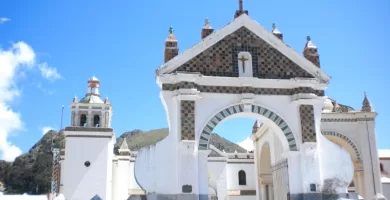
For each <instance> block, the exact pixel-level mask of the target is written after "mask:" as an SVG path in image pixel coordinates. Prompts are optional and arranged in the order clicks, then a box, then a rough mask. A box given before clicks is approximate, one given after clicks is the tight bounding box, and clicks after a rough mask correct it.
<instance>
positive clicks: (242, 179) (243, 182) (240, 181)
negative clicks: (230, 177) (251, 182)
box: [238, 170, 246, 185]
mask: <svg viewBox="0 0 390 200" xmlns="http://www.w3.org/2000/svg"><path fill="white" fill-rule="evenodd" d="M238 185H246V174H245V172H244V171H243V170H240V171H239V172H238Z"/></svg>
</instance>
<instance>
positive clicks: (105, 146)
mask: <svg viewBox="0 0 390 200" xmlns="http://www.w3.org/2000/svg"><path fill="white" fill-rule="evenodd" d="M78 134H88V133H84V132H79V133H78ZM89 134H90V133H89ZM65 145H66V150H65V151H66V152H65V160H66V162H65V163H64V168H63V174H62V175H63V184H64V189H63V194H64V195H65V197H66V198H67V199H74V200H82V199H91V198H92V197H94V196H95V195H99V196H100V197H101V198H102V199H106V200H110V199H111V189H112V185H111V181H112V149H113V142H112V139H111V138H81V137H67V138H66V143H65ZM85 161H89V162H90V163H91V165H90V166H89V167H85V166H84V163H85Z"/></svg>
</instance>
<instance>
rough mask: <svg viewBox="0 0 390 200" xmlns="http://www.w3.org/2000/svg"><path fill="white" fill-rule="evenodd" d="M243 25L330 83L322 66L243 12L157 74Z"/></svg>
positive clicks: (181, 63)
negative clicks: (308, 58)
mask: <svg viewBox="0 0 390 200" xmlns="http://www.w3.org/2000/svg"><path fill="white" fill-rule="evenodd" d="M241 27H246V28H248V29H249V30H250V31H252V32H253V33H254V34H256V35H257V36H258V37H260V38H261V39H262V40H264V41H265V42H266V43H268V44H269V45H271V46H272V47H273V48H275V49H277V50H278V51H279V52H280V53H282V54H283V55H284V56H286V57H287V58H289V59H290V60H291V61H293V62H294V63H296V64H297V65H299V66H300V67H301V68H302V69H304V70H306V71H307V72H308V73H310V74H311V75H313V76H314V77H317V78H319V79H321V80H322V81H324V82H325V83H328V82H329V81H330V77H329V76H328V75H327V74H326V73H324V72H323V71H322V70H321V69H320V68H318V67H317V66H316V65H314V64H313V63H312V62H310V61H309V60H307V59H306V58H305V57H303V56H302V55H300V54H298V53H297V52H296V51H295V50H294V49H292V48H290V47H288V46H287V45H286V44H285V43H283V42H282V41H281V40H280V39H279V38H277V37H275V36H274V35H273V33H271V32H269V31H268V30H266V29H265V28H264V27H262V26H261V25H260V24H259V23H257V22H255V21H254V20H252V19H251V18H250V17H249V16H248V15H246V14H242V15H240V16H239V17H238V18H236V19H234V20H233V21H232V22H230V23H229V24H227V25H225V26H224V27H222V28H221V29H219V30H217V31H215V32H213V33H211V34H210V35H208V36H207V37H206V38H204V39H203V40H201V41H200V42H198V43H197V44H196V45H194V46H193V47H191V48H189V49H187V50H186V51H184V52H183V53H181V54H180V55H178V56H175V57H174V58H173V59H171V60H169V61H168V62H166V63H164V64H163V65H161V66H160V67H159V68H158V69H157V70H156V74H157V75H160V74H164V73H170V72H172V71H173V70H175V69H176V68H177V67H179V66H181V65H183V64H184V63H185V62H187V61H188V60H190V59H192V58H194V57H195V56H197V55H199V54H200V53H202V52H203V51H205V50H206V49H208V48H209V47H211V46H213V45H215V44H216V43H217V42H219V41H220V40H221V39H223V38H225V37H226V36H228V35H230V34H231V33H233V32H234V31H236V30H238V29H239V28H241Z"/></svg>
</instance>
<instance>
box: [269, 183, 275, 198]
mask: <svg viewBox="0 0 390 200" xmlns="http://www.w3.org/2000/svg"><path fill="white" fill-rule="evenodd" d="M268 195H269V196H268V198H269V199H268V200H274V187H273V185H272V184H268Z"/></svg>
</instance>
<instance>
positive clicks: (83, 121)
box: [80, 114, 87, 127]
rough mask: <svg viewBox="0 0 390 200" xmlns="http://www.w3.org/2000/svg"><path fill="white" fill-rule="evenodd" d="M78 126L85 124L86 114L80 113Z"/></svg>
mask: <svg viewBox="0 0 390 200" xmlns="http://www.w3.org/2000/svg"><path fill="white" fill-rule="evenodd" d="M80 126H82V127H85V126H87V115H85V114H82V115H81V116H80Z"/></svg>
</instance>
